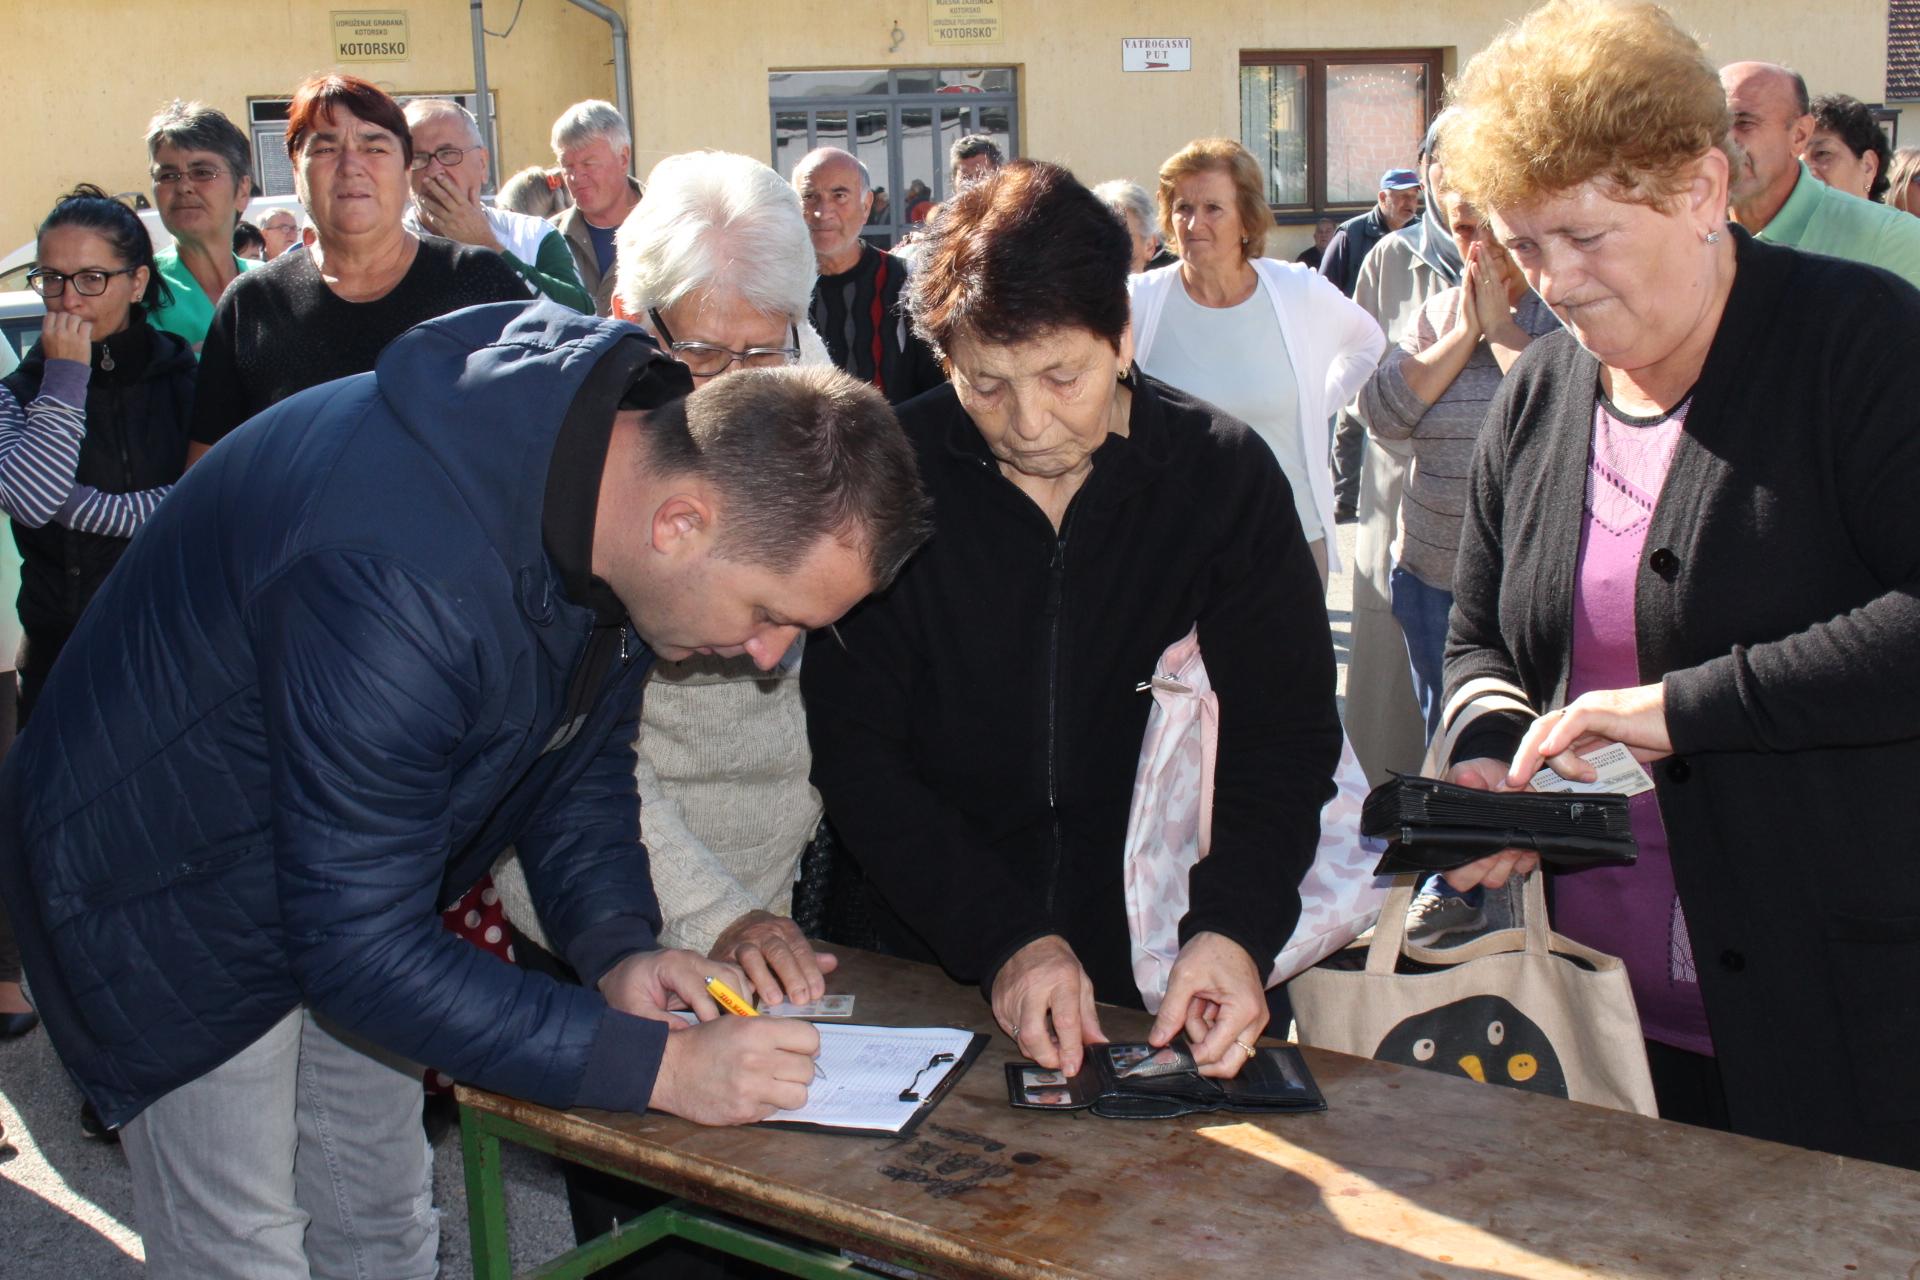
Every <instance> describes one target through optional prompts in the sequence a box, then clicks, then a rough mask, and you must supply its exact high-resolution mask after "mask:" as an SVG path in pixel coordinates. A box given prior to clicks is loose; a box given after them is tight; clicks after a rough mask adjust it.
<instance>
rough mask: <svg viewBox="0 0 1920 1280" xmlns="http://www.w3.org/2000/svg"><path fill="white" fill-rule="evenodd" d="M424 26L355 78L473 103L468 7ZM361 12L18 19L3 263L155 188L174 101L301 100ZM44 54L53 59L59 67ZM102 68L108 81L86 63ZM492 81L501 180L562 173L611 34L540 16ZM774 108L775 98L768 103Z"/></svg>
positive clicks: (295, 2) (44, 9)
mask: <svg viewBox="0 0 1920 1280" xmlns="http://www.w3.org/2000/svg"><path fill="white" fill-rule="evenodd" d="M383 4H384V6H385V7H391V8H395V9H400V10H403V11H404V12H405V13H406V14H407V16H408V20H409V23H408V25H409V35H410V38H411V39H410V47H409V49H408V57H407V59H406V60H405V61H386V62H357V63H351V64H340V69H341V70H346V71H351V72H353V73H355V74H357V75H362V76H365V77H366V78H367V79H369V80H372V81H374V82H375V83H376V84H379V85H380V86H381V87H382V88H385V89H388V90H389V91H392V92H397V93H466V92H471V91H472V89H473V40H472V32H471V27H470V25H469V22H468V9H467V5H466V3H465V0H383ZM348 7H360V6H358V5H356V4H354V0H330V3H311V2H309V0H249V3H245V4H236V3H231V2H230V0H165V2H164V3H161V2H159V0H144V2H142V3H128V2H127V0H60V2H59V3H57V4H27V3H25V2H24V0H17V2H10V3H8V4H6V6H5V10H6V16H5V17H4V18H0V28H4V30H5V32H6V35H5V38H4V40H0V102H4V103H6V104H7V105H8V108H9V110H8V115H9V117H10V122H11V123H10V125H9V128H8V130H7V142H6V155H7V158H8V168H9V172H8V175H7V178H6V181H4V182H0V254H3V253H5V252H7V251H9V250H11V249H13V248H14V247H15V246H16V245H18V244H21V243H22V242H24V241H26V240H28V239H30V238H31V237H32V235H33V228H34V226H35V224H36V223H37V222H38V221H39V219H40V218H41V217H43V216H44V215H45V213H46V211H47V209H48V208H49V207H51V205H52V203H53V200H54V197H55V196H57V195H59V194H60V193H61V192H62V191H65V190H67V189H69V188H71V187H72V186H73V185H74V184H75V183H76V182H96V183H99V184H100V185H101V186H103V187H105V188H106V189H107V190H109V191H145V190H147V188H148V180H147V155H146V148H145V146H144V145H143V144H142V141H141V139H142V138H143V136H144V135H145V132H146V124H147V120H148V118H149V117H150V116H151V115H152V114H153V111H154V109H155V108H156V107H158V106H160V105H161V104H162V103H164V102H166V101H167V100H168V99H170V98H174V97H182V98H199V99H202V100H204V101H206V102H209V103H211V104H212V105H214V106H216V107H218V108H220V110H222V111H224V112H226V113H227V114H228V115H229V116H231V117H232V118H233V121H234V123H235V124H237V125H239V126H240V127H241V128H242V129H243V130H244V129H246V128H247V100H248V99H249V98H261V97H287V96H289V95H291V93H292V91H293V88H294V86H295V85H297V84H298V83H299V82H300V81H301V80H302V79H303V78H305V77H306V76H307V75H309V74H311V73H312V72H315V71H322V70H327V69H330V68H332V67H333V66H334V65H335V64H334V63H333V62H332V51H333V44H332V28H331V25H330V22H329V19H328V11H329V9H330V8H348ZM366 7H369V8H371V7H373V5H372V4H369V5H367V6H366ZM513 7H514V6H513V4H512V2H511V0H489V3H488V4H487V25H488V26H490V27H492V28H493V29H494V30H496V31H499V30H504V29H505V27H506V24H507V21H508V19H510V18H511V17H512V16H513ZM39 51H48V52H49V53H50V54H51V57H50V58H49V59H48V60H47V61H45V62H43V61H42V60H41V58H40V56H39ZM88 57H91V58H92V59H93V65H92V70H91V72H89V71H88V70H87V69H86V68H85V65H84V64H85V60H86V59H87V58H88ZM487 59H488V65H487V78H488V79H489V80H490V81H492V83H493V91H494V102H495V109H496V110H497V112H498V113H499V117H500V119H499V137H500V144H501V151H502V154H501V155H500V156H498V157H496V158H495V166H496V169H498V170H499V171H500V172H503V173H510V172H512V171H513V170H514V169H517V168H521V167H523V166H525V165H529V164H536V163H552V154H551V152H550V151H549V150H548V148H547V135H548V130H549V128H550V127H551V126H552V123H553V120H554V117H555V116H557V115H559V114H560V112H561V111H562V110H564V109H565V108H566V106H567V105H568V104H569V103H571V102H574V101H576V100H578V99H580V98H586V97H604V98H609V99H611V98H612V97H613V96H614V78H613V70H612V65H611V64H612V55H611V42H610V40H609V39H608V35H607V27H606V24H605V23H602V22H600V21H598V20H597V19H595V18H592V17H590V16H589V15H587V14H585V13H583V12H581V11H580V10H578V9H575V8H574V7H572V6H571V5H567V4H564V3H561V0H526V4H525V7H524V9H523V10H522V13H521V16H520V21H519V23H518V24H517V25H516V26H515V27H514V29H513V33H512V34H511V35H510V36H509V37H508V38H507V39H505V40H489V41H488V42H487ZM762 92H764V89H763V90H762Z"/></svg>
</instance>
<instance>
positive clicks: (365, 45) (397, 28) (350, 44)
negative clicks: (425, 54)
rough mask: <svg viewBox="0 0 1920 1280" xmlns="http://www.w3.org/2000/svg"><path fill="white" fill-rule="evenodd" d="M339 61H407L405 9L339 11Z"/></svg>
mask: <svg viewBox="0 0 1920 1280" xmlns="http://www.w3.org/2000/svg"><path fill="white" fill-rule="evenodd" d="M329 16H330V17H331V18H332V19H333V60H334V61H335V62H404V61H406V60H407V58H408V57H409V56H411V55H410V54H409V53H408V48H409V46H410V43H411V42H410V41H409V40H408V38H407V11H406V10H405V9H335V10H333V11H332V12H331V13H330V15H329Z"/></svg>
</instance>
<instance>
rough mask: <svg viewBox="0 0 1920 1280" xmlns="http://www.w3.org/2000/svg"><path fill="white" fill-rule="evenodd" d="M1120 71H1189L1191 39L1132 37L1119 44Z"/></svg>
mask: <svg viewBox="0 0 1920 1280" xmlns="http://www.w3.org/2000/svg"><path fill="white" fill-rule="evenodd" d="M1120 69H1121V70H1122V71H1191V70H1193V38H1192V37H1191V36H1132V37H1129V38H1127V39H1125V40H1122V41H1121V42H1120Z"/></svg>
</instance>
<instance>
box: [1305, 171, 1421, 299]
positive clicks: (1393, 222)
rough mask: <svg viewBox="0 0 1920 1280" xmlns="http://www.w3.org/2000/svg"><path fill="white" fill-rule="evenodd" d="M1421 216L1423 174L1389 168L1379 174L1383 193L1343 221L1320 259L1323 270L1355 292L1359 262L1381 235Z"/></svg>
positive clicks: (1348, 291) (1349, 293)
mask: <svg viewBox="0 0 1920 1280" xmlns="http://www.w3.org/2000/svg"><path fill="white" fill-rule="evenodd" d="M1419 216H1420V175H1419V174H1417V173H1415V172H1414V171H1413V170H1411V169H1389V170H1387V171H1386V172H1385V173H1383V174H1381V175H1380V194H1379V196H1378V197H1377V198H1376V199H1375V201H1374V205H1373V208H1371V209H1369V210H1367V211H1366V212H1365V213H1363V214H1360V215H1359V216H1358V217H1354V218H1348V219H1347V220H1346V221H1345V222H1343V223H1341V224H1340V230H1338V231H1336V232H1335V233H1334V236H1333V243H1332V244H1330V245H1328V246H1327V252H1326V256H1325V257H1323V258H1321V259H1320V274H1321V275H1323V276H1325V277H1326V278H1327V279H1329V280H1331V281H1333V282H1334V283H1335V284H1337V285H1339V286H1340V292H1342V293H1344V294H1346V295H1347V296H1348V297H1349V298H1351V297H1352V296H1353V287H1354V285H1356V284H1358V283H1359V282H1360V264H1361V263H1362V262H1365V261H1366V259H1367V252H1368V251H1369V250H1371V249H1372V248H1373V246H1374V245H1376V244H1378V243H1380V240H1381V239H1382V237H1384V236H1387V235H1390V234H1392V233H1393V232H1395V231H1398V230H1399V229H1400V228H1402V227H1404V226H1406V225H1408V224H1409V223H1411V222H1412V221H1413V220H1414V219H1415V218H1417V217H1419Z"/></svg>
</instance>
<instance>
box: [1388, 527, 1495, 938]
mask: <svg viewBox="0 0 1920 1280" xmlns="http://www.w3.org/2000/svg"><path fill="white" fill-rule="evenodd" d="M1389 589H1390V591H1391V594H1392V598H1393V617H1394V620H1395V621H1396V622H1398V623H1399V624H1400V634H1402V635H1404V636H1405V637H1406V638H1407V665H1408V666H1409V667H1411V668H1412V669H1413V696H1414V698H1415V699H1416V700H1418V702H1419V703H1420V715H1421V717H1422V718H1423V719H1424V720H1425V721H1426V722H1427V741H1428V742H1432V741H1433V735H1434V734H1436V733H1438V732H1440V713H1441V712H1442V711H1444V710H1446V703H1445V698H1446V694H1447V685H1446V677H1445V675H1444V673H1443V672H1442V670H1441V667H1442V665H1443V663H1444V660H1445V658H1446V653H1447V614H1449V613H1450V612H1452V611H1453V592H1451V591H1442V590H1441V589H1440V588H1438V587H1430V586H1428V585H1427V584H1426V583H1424V582H1422V581H1420V579H1419V578H1418V577H1416V576H1415V575H1413V574H1411V573H1409V572H1407V571H1406V570H1405V569H1403V568H1401V567H1400V566H1399V565H1397V564H1396V565H1395V566H1393V574H1392V576H1391V578H1390V579H1389ZM1422 888H1423V889H1424V890H1426V891H1427V892H1430V893H1438V894H1440V895H1441V896H1442V897H1447V898H1465V899H1467V901H1469V902H1471V903H1473V904H1474V905H1476V906H1478V905H1479V903H1480V900H1481V897H1482V895H1481V893H1480V890H1479V889H1478V888H1477V887H1476V888H1473V889H1470V890H1468V891H1467V892H1466V893H1460V892H1458V891H1457V890H1455V889H1454V887H1453V886H1452V885H1450V884H1448V883H1447V882H1446V879H1445V878H1444V877H1442V876H1434V877H1433V878H1432V879H1430V880H1428V881H1427V883H1426V884H1425V885H1423V886H1422Z"/></svg>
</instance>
